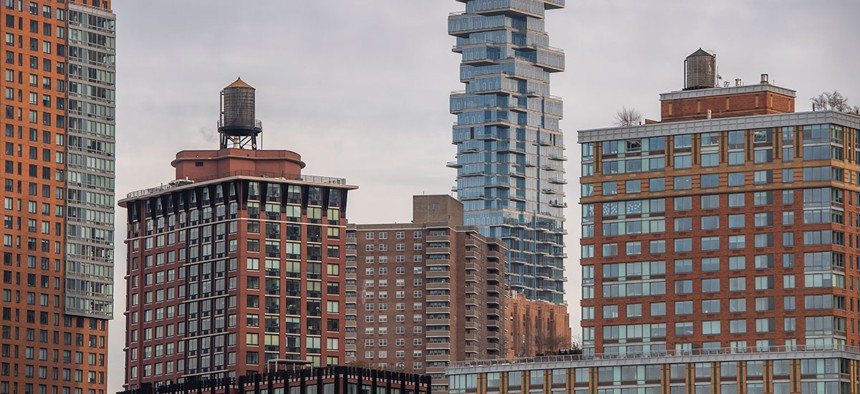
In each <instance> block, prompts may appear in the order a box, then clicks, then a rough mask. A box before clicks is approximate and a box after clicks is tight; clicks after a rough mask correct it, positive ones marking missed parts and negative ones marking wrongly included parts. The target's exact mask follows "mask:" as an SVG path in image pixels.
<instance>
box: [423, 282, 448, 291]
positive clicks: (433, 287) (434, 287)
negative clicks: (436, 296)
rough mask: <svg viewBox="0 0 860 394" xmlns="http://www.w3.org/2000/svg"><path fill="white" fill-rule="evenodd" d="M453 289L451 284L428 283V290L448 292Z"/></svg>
mask: <svg viewBox="0 0 860 394" xmlns="http://www.w3.org/2000/svg"><path fill="white" fill-rule="evenodd" d="M450 287H451V284H450V283H438V282H428V283H427V290H448V289H449V288H450Z"/></svg>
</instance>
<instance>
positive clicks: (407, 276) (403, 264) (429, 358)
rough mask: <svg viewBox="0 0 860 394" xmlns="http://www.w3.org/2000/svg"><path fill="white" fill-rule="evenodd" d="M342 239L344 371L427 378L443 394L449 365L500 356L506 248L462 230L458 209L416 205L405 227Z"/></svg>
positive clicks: (425, 199) (436, 201) (449, 204)
mask: <svg viewBox="0 0 860 394" xmlns="http://www.w3.org/2000/svg"><path fill="white" fill-rule="evenodd" d="M346 239H347V246H346V248H347V249H346V281H347V282H346V320H347V322H346V333H347V334H346V335H347V339H346V341H347V342H346V359H347V361H355V360H360V361H362V362H365V363H368V364H371V365H372V366H374V367H377V368H381V369H391V370H404V371H409V372H414V373H427V374H430V375H431V376H434V380H433V386H434V387H433V391H434V392H441V391H444V390H445V388H446V387H447V385H446V384H447V381H445V379H444V378H443V377H442V374H443V373H444V371H445V368H446V367H447V365H448V363H449V362H451V361H461V360H474V359H485V358H499V357H502V356H503V355H504V354H505V352H506V350H505V347H506V346H507V344H506V343H505V338H506V333H505V310H504V308H505V295H504V294H505V290H504V266H505V257H504V256H505V247H504V244H503V243H501V241H500V240H497V239H494V238H486V237H484V236H482V235H480V234H479V233H478V231H477V228H475V227H471V226H463V205H462V204H461V203H460V202H459V201H457V200H455V199H453V198H451V197H449V196H446V195H432V196H414V197H413V220H412V222H411V223H403V224H358V225H356V224H350V225H349V227H348V229H347V235H346Z"/></svg>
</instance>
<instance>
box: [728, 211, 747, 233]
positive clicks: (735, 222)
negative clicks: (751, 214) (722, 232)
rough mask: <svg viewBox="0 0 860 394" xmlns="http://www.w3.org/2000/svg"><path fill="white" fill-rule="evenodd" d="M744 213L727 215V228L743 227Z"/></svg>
mask: <svg viewBox="0 0 860 394" xmlns="http://www.w3.org/2000/svg"><path fill="white" fill-rule="evenodd" d="M744 217H745V216H744V214H738V215H729V228H731V229H735V228H744V222H745V221H744Z"/></svg>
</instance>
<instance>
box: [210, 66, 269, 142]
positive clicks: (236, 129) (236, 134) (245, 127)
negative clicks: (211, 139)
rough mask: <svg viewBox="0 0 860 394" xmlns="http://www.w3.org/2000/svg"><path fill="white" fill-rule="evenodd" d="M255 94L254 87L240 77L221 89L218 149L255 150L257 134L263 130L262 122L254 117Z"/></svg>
mask: <svg viewBox="0 0 860 394" xmlns="http://www.w3.org/2000/svg"><path fill="white" fill-rule="evenodd" d="M255 96H256V89H254V88H253V87H251V85H248V84H247V83H245V81H243V80H242V78H238V79H236V81H235V82H233V83H231V84H230V85H229V86H227V87H226V88H224V90H222V91H221V118H220V119H219V120H218V133H219V134H221V145H220V149H251V150H257V148H258V145H257V136H259V135H260V133H262V132H263V123H262V122H260V121H259V120H257V119H256V118H255ZM260 142H261V143H262V137H260Z"/></svg>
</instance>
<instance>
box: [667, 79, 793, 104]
mask: <svg viewBox="0 0 860 394" xmlns="http://www.w3.org/2000/svg"><path fill="white" fill-rule="evenodd" d="M759 92H771V93H776V94H781V95H783V96H789V97H797V95H796V94H795V93H797V92H795V91H794V90H791V89H786V88H781V87H779V86H775V85H771V84H769V83H761V84H757V85H744V86H729V87H726V88H708V89H693V90H679V91H676V92H669V93H661V94H660V101H665V100H679V99H688V98H700V97H713V96H725V95H729V94H732V95H734V94H747V93H759Z"/></svg>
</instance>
